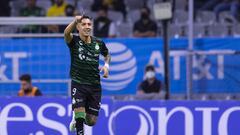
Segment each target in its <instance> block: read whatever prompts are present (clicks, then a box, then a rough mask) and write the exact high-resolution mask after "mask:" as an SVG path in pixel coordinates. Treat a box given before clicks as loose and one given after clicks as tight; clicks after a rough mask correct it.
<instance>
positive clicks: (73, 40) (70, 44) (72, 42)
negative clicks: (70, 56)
mask: <svg viewBox="0 0 240 135" xmlns="http://www.w3.org/2000/svg"><path fill="white" fill-rule="evenodd" d="M75 42H76V36H75V35H73V38H72V40H71V41H70V43H67V42H66V44H67V46H68V47H69V48H71V47H73V46H74V44H75Z"/></svg>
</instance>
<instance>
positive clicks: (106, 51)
mask: <svg viewBox="0 0 240 135" xmlns="http://www.w3.org/2000/svg"><path fill="white" fill-rule="evenodd" d="M101 54H102V55H103V56H104V57H105V56H107V55H108V48H107V46H106V44H105V43H104V42H102V44H101Z"/></svg>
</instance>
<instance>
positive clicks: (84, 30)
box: [77, 18, 92, 36]
mask: <svg viewBox="0 0 240 135" xmlns="http://www.w3.org/2000/svg"><path fill="white" fill-rule="evenodd" d="M77 29H78V31H79V32H80V33H81V34H82V35H83V36H90V35H91V32H92V21H91V20H90V19H87V18H86V19H82V21H81V22H80V23H78V26H77Z"/></svg>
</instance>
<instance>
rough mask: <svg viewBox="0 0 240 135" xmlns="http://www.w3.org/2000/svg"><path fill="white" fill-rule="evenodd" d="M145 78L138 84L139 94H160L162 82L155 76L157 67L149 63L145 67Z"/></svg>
mask: <svg viewBox="0 0 240 135" xmlns="http://www.w3.org/2000/svg"><path fill="white" fill-rule="evenodd" d="M144 78H145V80H144V81H143V82H141V83H140V85H139V86H138V90H137V94H150V93H156V94H159V93H160V92H161V91H162V83H161V81H160V80H158V79H157V78H156V77H155V68H154V66H153V65H148V66H146V68H145V77H144Z"/></svg>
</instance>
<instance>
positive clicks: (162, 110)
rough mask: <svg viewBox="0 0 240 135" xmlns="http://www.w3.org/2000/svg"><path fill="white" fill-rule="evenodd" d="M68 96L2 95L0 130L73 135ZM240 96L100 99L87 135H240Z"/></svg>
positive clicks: (28, 134)
mask: <svg viewBox="0 0 240 135" xmlns="http://www.w3.org/2000/svg"><path fill="white" fill-rule="evenodd" d="M70 103H71V99H70V98H60V97H55V98H15V97H12V98H0V125H1V126H0V134H1V135H16V134H20V135H74V133H70V132H69V130H68V124H69V122H70V121H71V117H72V116H71V115H72V111H71V104H70ZM239 121H240V103H239V101H160V100H155V101H154V100H151V101H113V100H112V99H110V98H104V99H103V100H102V103H101V110H100V114H99V118H98V121H97V124H96V125H95V126H94V127H87V126H86V127H85V131H86V132H85V133H86V134H87V135H239V134H240V131H239V128H240V125H239V124H237V123H238V122H239Z"/></svg>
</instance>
